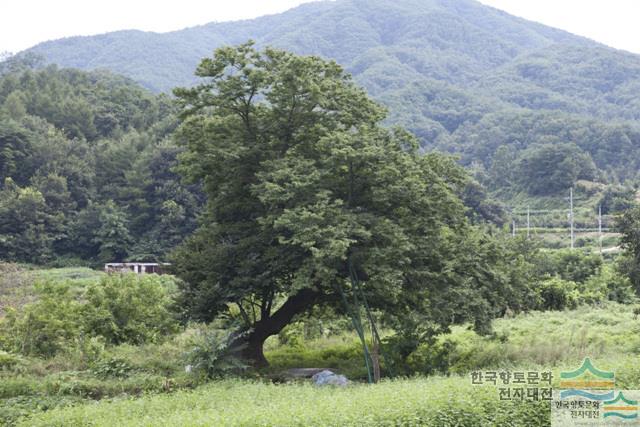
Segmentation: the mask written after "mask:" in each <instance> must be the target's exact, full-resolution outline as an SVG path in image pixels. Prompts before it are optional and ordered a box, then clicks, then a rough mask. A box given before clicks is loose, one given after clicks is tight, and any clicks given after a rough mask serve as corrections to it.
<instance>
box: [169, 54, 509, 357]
mask: <svg viewBox="0 0 640 427" xmlns="http://www.w3.org/2000/svg"><path fill="white" fill-rule="evenodd" d="M196 73H197V75H198V76H200V77H202V78H203V83H202V84H201V85H199V86H197V87H195V88H192V89H177V90H176V91H175V94H176V96H177V97H178V98H179V100H180V102H181V105H182V124H181V126H180V128H179V130H178V140H179V141H180V142H181V143H182V144H184V146H185V148H186V150H185V151H184V152H183V153H182V154H181V155H180V166H179V169H180V170H181V171H182V173H183V174H184V175H185V176H186V177H187V178H188V179H189V180H191V182H194V183H195V182H202V183H203V188H204V191H205V193H206V195H207V197H208V203H207V209H206V213H205V214H204V215H203V218H202V221H201V225H200V227H199V229H198V230H197V231H196V233H195V235H194V236H192V237H191V238H189V239H188V240H187V241H186V242H185V243H184V245H183V246H181V248H180V249H179V250H178V251H177V253H176V254H175V259H174V263H175V265H174V267H175V269H176V272H177V274H178V275H179V276H181V277H182V278H183V279H184V280H185V285H184V288H183V298H182V303H183V306H184V307H185V309H186V313H187V315H189V316H190V317H192V318H195V319H199V320H207V321H209V320H212V319H214V318H215V317H217V316H220V315H224V314H225V313H226V314H228V313H229V312H230V311H233V310H238V311H239V313H240V316H241V318H242V319H243V321H244V326H245V328H247V329H248V330H249V331H250V332H249V333H248V334H247V335H246V341H247V348H246V350H245V356H246V357H247V358H249V359H251V360H253V362H254V363H256V364H264V363H266V360H265V359H264V356H263V354H262V343H263V342H264V340H265V339H266V338H268V337H269V336H270V335H274V334H276V333H278V332H279V331H280V330H281V329H282V328H283V327H284V326H286V324H288V323H289V322H290V321H291V320H292V318H293V317H294V316H296V315H299V314H302V313H304V312H305V311H307V310H309V309H310V308H312V307H313V306H315V305H332V306H333V307H336V308H337V309H338V310H341V309H344V308H340V307H341V302H340V301H341V295H342V294H344V295H348V296H349V299H351V298H352V297H354V296H356V294H357V293H358V292H360V290H361V292H362V293H361V295H362V296H364V298H365V299H366V300H367V301H369V305H370V306H371V308H372V309H376V310H380V312H381V313H384V316H385V317H387V318H388V319H389V321H390V322H396V324H398V325H399V324H400V323H403V322H405V323H406V322H407V321H408V319H409V318H413V319H417V318H419V319H420V324H421V325H422V327H423V329H424V330H431V331H436V330H441V329H442V328H443V327H446V326H448V325H449V324H451V323H452V322H456V321H467V320H471V321H475V322H476V326H477V328H478V329H482V328H483V327H485V326H486V324H487V321H488V320H490V319H491V317H492V316H494V315H495V314H497V313H499V312H500V311H501V310H504V309H505V308H506V305H507V304H508V303H507V301H508V299H507V298H505V296H506V294H508V292H510V291H513V292H519V286H518V284H517V283H516V282H517V281H514V280H512V278H510V277H507V276H508V275H507V274H506V273H505V272H506V270H504V269H503V270H501V267H500V266H499V264H501V263H504V259H500V256H501V254H504V251H503V249H500V244H499V243H498V242H497V241H496V240H495V239H493V238H492V237H491V236H490V235H489V234H487V233H486V232H484V231H483V230H481V229H478V228H474V227H473V226H471V225H470V224H469V222H468V220H467V217H466V216H465V207H464V205H463V202H462V201H461V199H460V197H459V194H460V193H461V191H462V189H463V188H464V186H465V185H466V183H467V180H468V177H467V176H466V174H465V172H464V171H463V169H462V168H460V167H459V166H458V165H456V163H455V161H454V160H452V159H451V158H448V157H445V156H442V155H438V154H430V155H423V154H421V152H420V151H419V146H418V144H417V141H416V140H415V138H414V137H412V136H411V135H410V134H408V133H407V132H405V131H403V130H401V129H387V128H384V127H382V126H381V125H380V123H381V121H382V120H383V119H384V117H385V113H384V110H383V109H382V108H381V107H380V106H378V105H377V104H376V103H374V102H373V101H371V100H370V99H369V98H368V96H367V95H366V94H365V92H364V91H363V90H362V89H360V88H358V87H357V86H356V85H355V84H354V83H353V81H352V80H351V78H350V77H349V76H348V75H347V74H346V73H344V71H343V70H342V69H341V67H340V66H338V65H337V64H336V63H335V62H332V61H325V60H323V59H320V58H318V57H303V56H296V55H294V54H291V53H287V52H285V51H281V50H277V49H271V48H267V49H264V50H262V51H258V50H256V49H254V48H253V46H252V43H248V44H244V45H240V46H237V47H227V48H221V49H218V50H216V52H215V55H214V56H213V57H212V58H205V59H203V60H202V62H201V64H200V66H199V67H198V69H197V72H196ZM485 263H488V265H489V266H488V267H487V266H486V265H483V264H485ZM494 267H495V269H494ZM509 289H510V291H509ZM461 296H465V297H467V298H461ZM463 300H466V301H464V302H462V301H463ZM510 300H511V301H515V299H510ZM412 316H413V317H412ZM416 316H417V317H416ZM413 326H415V325H413Z"/></svg>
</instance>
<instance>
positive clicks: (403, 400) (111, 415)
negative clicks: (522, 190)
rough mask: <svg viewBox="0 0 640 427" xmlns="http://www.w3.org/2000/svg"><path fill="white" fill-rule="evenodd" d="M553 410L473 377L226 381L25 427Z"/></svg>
mask: <svg viewBox="0 0 640 427" xmlns="http://www.w3.org/2000/svg"><path fill="white" fill-rule="evenodd" d="M548 424H549V404H548V403H545V402H501V401H500V400H499V399H498V395H497V393H496V390H495V389H492V388H485V387H474V386H471V384H470V381H469V379H468V378H462V377H455V378H447V379H443V378H433V379H410V380H395V381H385V382H383V383H381V384H378V385H376V386H367V385H364V384H357V385H351V386H349V387H346V388H318V387H315V386H312V385H310V384H289V385H273V384H266V383H259V382H247V381H238V380H233V381H222V382H218V383H213V384H210V385H207V386H204V387H201V388H199V389H198V390H196V391H193V392H184V391H181V392H177V393H175V394H173V395H160V396H153V397H145V398H142V399H137V400H118V401H111V402H102V403H100V404H98V405H82V406H77V407H72V408H66V409H65V408H63V409H54V410H52V411H49V412H47V413H44V414H41V415H38V416H35V417H33V418H30V419H28V420H26V421H24V423H23V424H21V425H24V426H27V425H28V426H54V425H55V426H63V425H64V426H67V425H69V426H72V425H73V426H85V425H92V426H154V427H157V426H178V425H179V426H282V427H286V426H345V427H348V426H399V425H403V426H442V427H445V426H469V427H472V426H473V427H478V426H545V425H548Z"/></svg>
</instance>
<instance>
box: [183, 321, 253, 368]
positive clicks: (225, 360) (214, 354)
mask: <svg viewBox="0 0 640 427" xmlns="http://www.w3.org/2000/svg"><path fill="white" fill-rule="evenodd" d="M231 331H232V332H229V330H222V329H213V328H208V329H201V330H199V332H198V334H197V335H196V336H195V337H194V338H193V342H192V348H191V350H190V351H189V352H187V354H186V355H185V360H186V363H187V364H188V366H190V369H191V371H192V372H193V373H194V374H196V375H198V376H203V377H206V378H223V377H226V376H228V375H230V374H237V373H239V372H241V371H243V370H245V369H246V368H247V367H248V366H247V365H245V364H244V363H242V361H241V360H240V359H239V358H238V357H237V356H236V355H237V354H238V352H239V351H240V350H242V348H240V347H237V346H234V341H235V339H236V338H238V336H239V335H238V333H236V332H233V330H232V329H231Z"/></svg>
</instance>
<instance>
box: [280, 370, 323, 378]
mask: <svg viewBox="0 0 640 427" xmlns="http://www.w3.org/2000/svg"><path fill="white" fill-rule="evenodd" d="M322 371H331V369H330V368H291V369H287V370H286V371H284V372H283V373H282V376H283V377H284V378H291V379H299V378H311V377H313V376H314V375H315V374H317V373H318V372H322Z"/></svg>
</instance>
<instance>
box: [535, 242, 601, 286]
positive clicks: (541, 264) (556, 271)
mask: <svg viewBox="0 0 640 427" xmlns="http://www.w3.org/2000/svg"><path fill="white" fill-rule="evenodd" d="M535 264H536V274H538V275H540V276H544V275H549V276H555V275H558V276H560V277H561V278H562V279H564V280H569V281H572V282H576V283H583V282H585V281H586V280H587V279H588V278H590V277H591V276H594V275H598V274H599V272H600V270H601V269H602V258H601V257H600V256H599V255H597V254H593V253H591V252H590V251H587V250H570V249H564V250H553V251H545V252H540V253H539V254H538V257H537V258H536V260H535Z"/></svg>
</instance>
